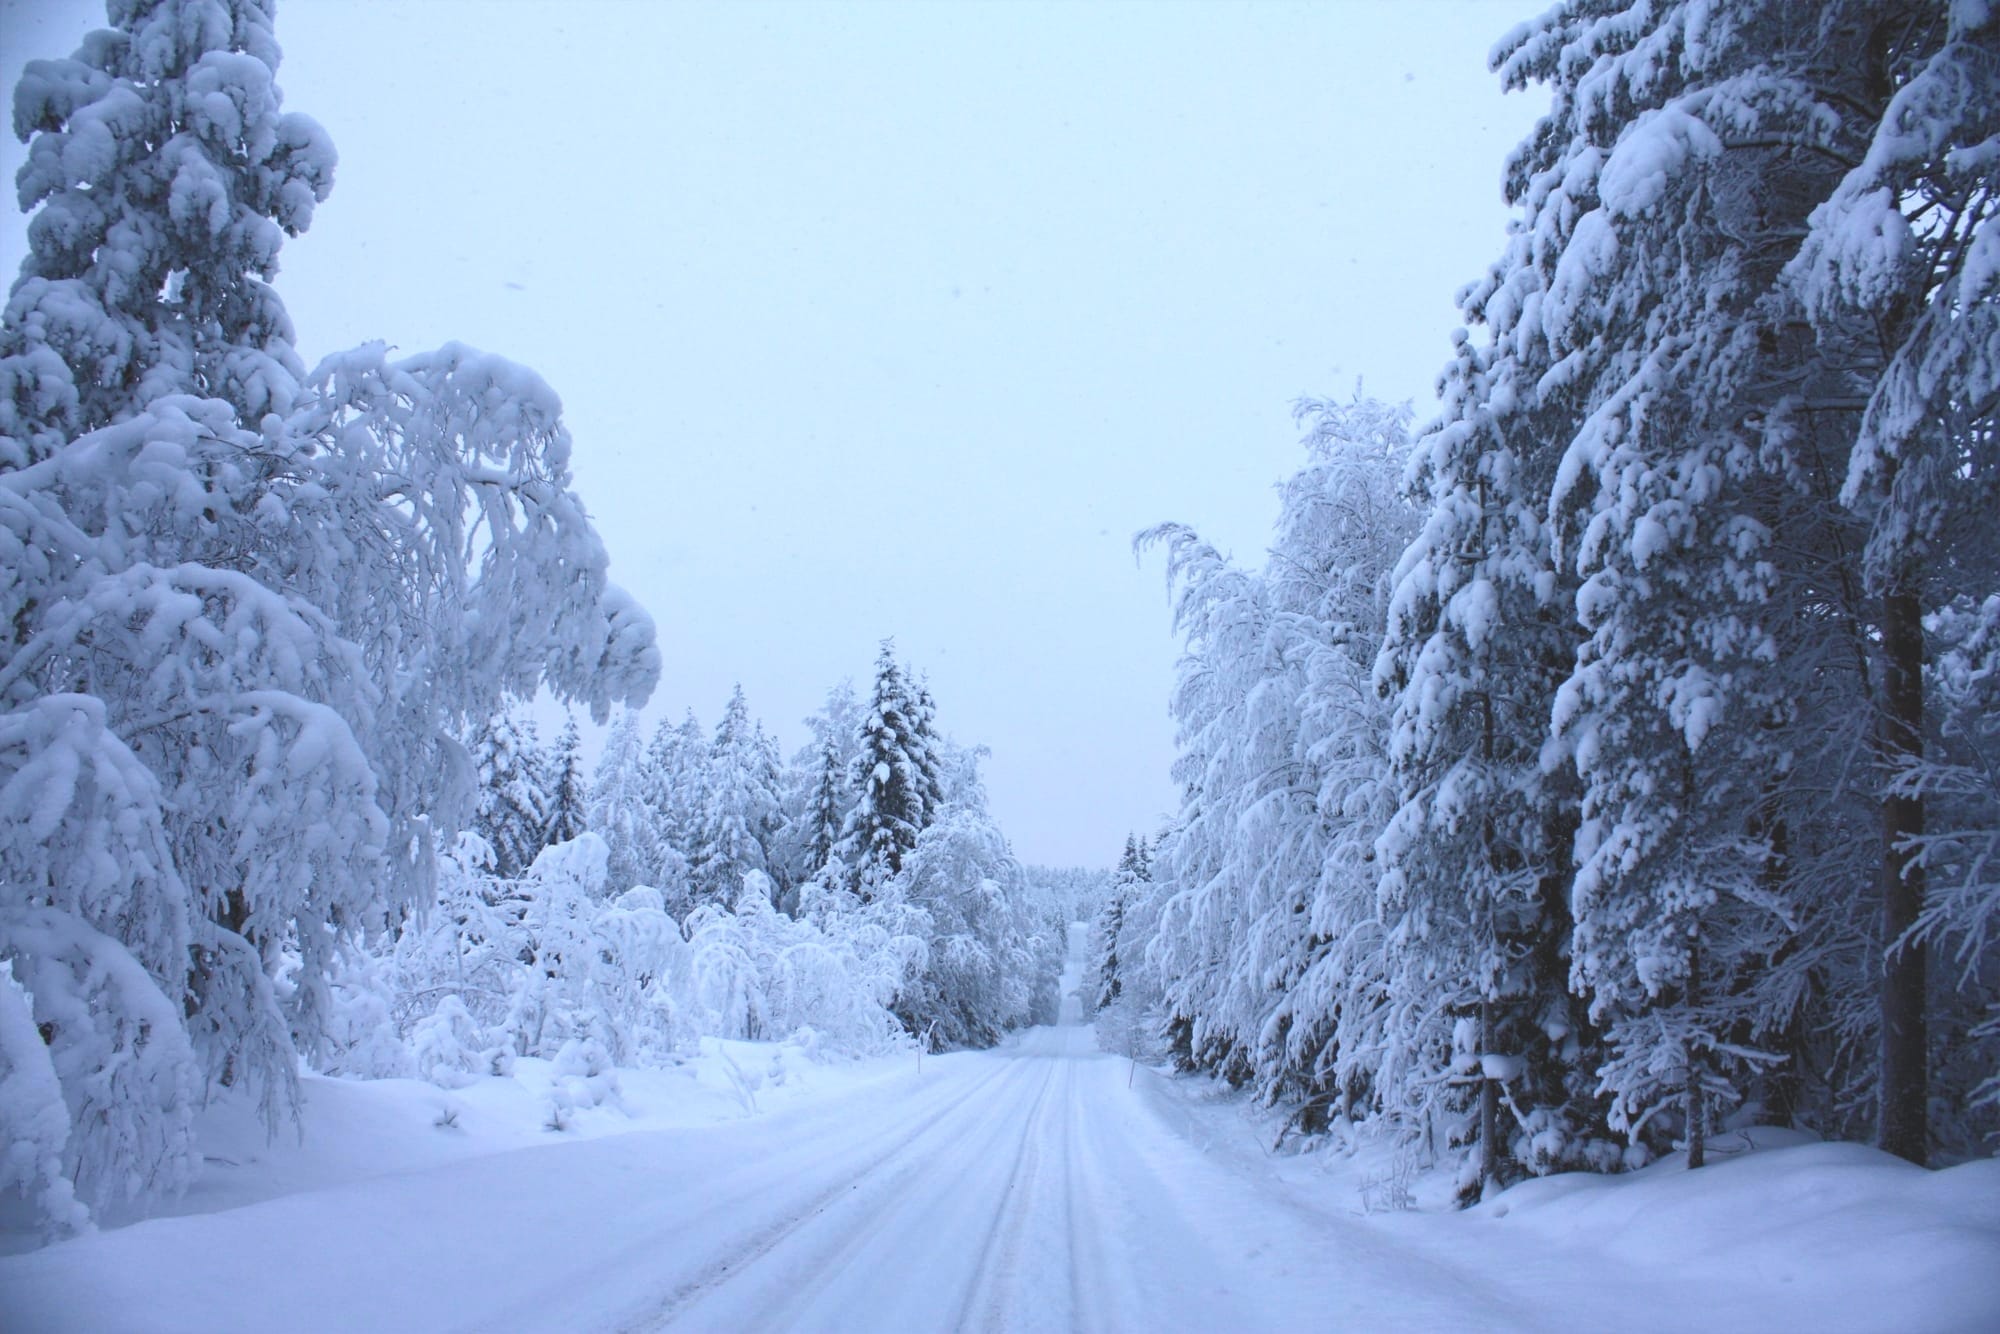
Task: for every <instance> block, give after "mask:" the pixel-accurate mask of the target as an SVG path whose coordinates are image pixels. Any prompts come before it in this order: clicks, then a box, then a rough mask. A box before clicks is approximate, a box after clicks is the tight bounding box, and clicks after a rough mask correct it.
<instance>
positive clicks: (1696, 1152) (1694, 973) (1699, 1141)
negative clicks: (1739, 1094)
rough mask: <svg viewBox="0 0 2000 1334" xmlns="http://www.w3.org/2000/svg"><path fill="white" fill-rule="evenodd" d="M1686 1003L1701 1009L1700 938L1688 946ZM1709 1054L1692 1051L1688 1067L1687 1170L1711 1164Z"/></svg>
mask: <svg viewBox="0 0 2000 1334" xmlns="http://www.w3.org/2000/svg"><path fill="white" fill-rule="evenodd" d="M1687 1002H1688V1011H1689V1013H1698V1012H1699V1009H1700V1006H1701V938H1700V937H1699V936H1697V937H1695V938H1694V939H1692V940H1690V941H1689V942H1688V980H1687ZM1705 1065H1707V1053H1706V1052H1696V1051H1692V1050H1690V1051H1689V1052H1688V1063H1687V1093H1686V1095H1685V1098H1684V1101H1685V1102H1686V1103H1687V1146H1688V1166H1689V1167H1691V1168H1693V1167H1700V1166H1701V1165H1702V1164H1703V1163H1705V1162H1707V1161H1708V1099H1707V1094H1706V1093H1705V1092H1704V1091H1703V1090H1702V1087H1701V1076H1702V1069H1703V1067H1704V1066H1705Z"/></svg>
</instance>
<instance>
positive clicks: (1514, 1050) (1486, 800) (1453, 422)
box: [1375, 140, 1603, 1199]
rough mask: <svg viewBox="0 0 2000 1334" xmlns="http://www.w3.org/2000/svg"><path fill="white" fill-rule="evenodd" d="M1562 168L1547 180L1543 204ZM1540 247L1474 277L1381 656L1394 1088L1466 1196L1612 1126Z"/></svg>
mask: <svg viewBox="0 0 2000 1334" xmlns="http://www.w3.org/2000/svg"><path fill="white" fill-rule="evenodd" d="M1535 142H1539V140H1537V141H1535ZM1553 184H1554V183H1550V182H1544V181H1540V180H1539V178H1538V179H1537V180H1536V181H1535V183H1534V188H1535V189H1536V191H1537V192H1538V193H1537V194H1536V195H1535V196H1534V202H1537V203H1538V201H1539V200H1540V199H1541V197H1542V193H1545V192H1546V191H1547V190H1549V189H1550V188H1552V185H1553ZM1515 188H1516V189H1517V190H1518V189H1519V188H1520V185H1519V182H1518V181H1517V182H1516V187H1515ZM1550 216H1551V217H1560V216H1561V214H1560V211H1559V210H1554V211H1551V213H1550ZM1544 248H1545V247H1544V242H1543V240H1542V239H1541V238H1539V237H1538V236H1537V235H1536V234H1535V232H1534V231H1532V230H1531V229H1529V228H1527V227H1525V226H1522V225H1516V227H1515V228H1514V239H1513V241H1512V242H1511V244H1510V245H1509V247H1508V252H1507V255H1506V256H1505V257H1504V258H1503V259H1502V260H1501V261H1500V262H1499V263H1498V264H1496V265H1495V266H1494V267H1493V269H1492V270H1491V271H1490V272H1489V274H1488V275H1487V277H1486V278H1485V279H1484V280H1483V281H1481V282H1479V283H1475V284H1473V285H1472V286H1470V287H1469V288H1467V289H1466V291H1465V292H1464V293H1462V294H1461V298H1460V303H1461V309H1462V311H1463V313H1464V314H1465V316H1466V319H1467V321H1468V323H1470V324H1473V325H1482V324H1483V325H1486V326H1487V327H1488V328H1489V329H1490V337H1489V339H1487V340H1485V341H1483V342H1480V341H1475V340H1474V339H1473V338H1472V337H1471V336H1470V335H1469V334H1467V333H1465V332H1463V331H1461V332H1460V333H1459V335H1458V342H1457V350H1456V355H1455V356H1454V358H1453V360H1452V361H1451V363H1450V364H1449V365H1448V366H1447V367H1446V369H1445V371H1444V373H1443V376H1442V377H1441V385H1440V387H1441V391H1442V397H1443V407H1442V415H1441V418H1440V420H1439V421H1438V422H1437V423H1435V424H1434V425H1433V426H1432V427H1431V428H1430V429H1428V430H1427V431H1426V432H1425V434H1424V435H1423V437H1422V438H1421V439H1420V440H1419V441H1418V442H1417V445H1416V448H1415V451H1414V454H1413V457H1412V462H1411V468H1410V476H1409V481H1410V489H1411V493H1412V495H1413V497H1415V498H1417V499H1418V500H1419V501H1420V502H1421V503H1424V504H1426V505H1427V506H1428V510H1429V512H1428V514H1427V516H1426V517H1425V519H1424V521H1423V523H1422V526H1421V528H1420V530H1419V531H1418V533H1417V536H1416V537H1415V538H1414V540H1413V541H1412V542H1411V544H1410V546H1409V548H1408V549H1407V550H1406V551H1405V553H1404V554H1403V556H1402V559H1401V560H1400V562H1399V563H1398V566H1397V569H1396V574H1395V581H1394V591H1393V593H1392V595H1391V598H1390V602H1389V607H1388V613H1387V622H1386V629H1385V633H1384V638H1383V646H1382V652H1381V655H1380V658H1379V660H1378V662H1377V664H1376V669H1375V670H1376V681H1377V683H1378V687H1379V688H1380V689H1382V690H1383V691H1384V692H1385V693H1386V694H1387V695H1388V696H1389V697H1390V698H1392V699H1393V700H1394V711H1393V714H1392V718H1391V724H1390V730H1389V740H1388V756H1389V761H1390V764H1391V766H1392V769H1393V774H1394V782H1395V784H1396V803H1397V804H1396V809H1395V813H1394V815H1393V816H1392V817H1391V818H1390V820H1389V822H1388V825H1387V827H1386V828H1385V829H1384V830H1383V833H1382V836H1381V838H1380V840H1379V841H1378V844H1377V855H1378V857H1379V858H1380V864H1381V871H1382V874H1381V880H1380V887H1379V892H1380V896H1381V911H1382V919H1383V931H1384V941H1383V952H1384V972H1383V982H1384V987H1385V998H1386V1001H1387V1006H1386V1011H1385V1013H1384V1015H1383V1020H1382V1034H1383V1042H1382V1046H1381V1051H1382V1059H1381V1063H1380V1066H1379V1068H1378V1070H1377V1072H1376V1075H1375V1078H1376V1085H1377V1098H1378V1099H1379V1101H1380V1103H1381V1105H1382V1108H1383V1111H1384V1113H1385V1114H1386V1115H1388V1116H1389V1117H1390V1118H1391V1120H1392V1122H1393V1123H1396V1124H1400V1125H1402V1126H1404V1127H1405V1128H1406V1133H1409V1134H1412V1135H1414V1136H1417V1137H1419V1138H1420V1139H1421V1140H1422V1141H1423V1142H1424V1143H1425V1144H1426V1145H1428V1146H1431V1147H1432V1148H1433V1149H1434V1148H1436V1147H1437V1146H1438V1144H1439V1141H1440V1140H1443V1141H1445V1142H1447V1143H1453V1144H1461V1145H1466V1146H1469V1147H1470V1149H1471V1150H1472V1152H1471V1155H1470V1157H1469V1158H1468V1159H1467V1160H1466V1164H1465V1165H1466V1168H1467V1171H1466V1172H1465V1174H1464V1176H1463V1178H1462V1181H1461V1186H1462V1189H1461V1198H1462V1199H1471V1198H1476V1197H1477V1196H1478V1195H1479V1194H1480V1193H1482V1192H1483V1191H1485V1190H1487V1189H1489V1188H1490V1187H1491V1186H1493V1185H1494V1184H1495V1183H1496V1182H1497V1183H1502V1184H1504V1183H1505V1182H1506V1181H1507V1180H1508V1179H1509V1178H1511V1177H1512V1176H1514V1175H1517V1174H1518V1173H1520V1172H1521V1171H1523V1170H1534V1171H1549V1170H1555V1169H1558V1168H1563V1167H1568V1166H1574V1165H1578V1164H1581V1163H1585V1162H1591V1161H1599V1159H1598V1158H1597V1154H1596V1146H1597V1144H1598V1143H1600V1142H1601V1140H1602V1137H1603V1125H1602V1115H1601V1113H1600V1111H1599V1110H1598V1109H1597V1108H1596V1107H1595V1106H1593V1105H1592V1095H1593V1093H1594V1084H1595V1070H1594V1063H1593V1062H1592V1061H1591V1060H1590V1056H1589V1052H1590V1047H1591V1044H1592V1035H1591V1033H1590V1029H1589V1025H1588V1023H1587V1020H1586V1018H1585V1016H1584V1014H1583V1013H1582V1011H1583V1007H1582V1006H1581V1005H1579V1004H1576V1003H1574V1001H1573V998H1572V997H1571V995H1570V992H1569V988H1568V972H1569V963H1568V959H1567V957H1566V956H1567V951H1568V947H1569V937H1570V930H1569V922H1570V919H1569V901H1568V893H1569V882H1570V857H1571V845H1572V837H1573V833H1574V829H1575V793H1574V781H1573V774H1572V773H1571V771H1570V768H1569V766H1568V765H1567V764H1560V765H1556V766H1554V767H1549V768H1545V767H1544V765H1543V763H1542V759H1543V743H1544V741H1545V740H1546V739H1547V734H1548V717H1549V710H1550V708H1551V706H1552V704H1553V701H1554V697H1555V691H1556V687H1557V685H1558V684H1559V683H1560V681H1561V680H1562V678H1563V674H1564V672H1565V671H1566V669H1567V667H1568V665H1569V662H1570V660H1571V658H1572V655H1573V652H1574V643H1575V641H1576V639H1577V638H1579V635H1578V633H1577V632H1576V631H1575V630H1574V628H1573V626H1572V624H1571V620H1570V617H1571V612H1570V605H1569V604H1570V597H1571V594H1572V592H1573V590H1574V588H1575V580H1574V577H1573V576H1571V575H1569V574H1568V573H1567V572H1566V571H1564V570H1563V569H1562V568H1561V567H1560V566H1559V564H1558V562H1557V561H1556V557H1555V552H1554V549H1553V546H1552V543H1551V540H1550V533H1549V528H1548V525H1547V523H1546V521H1545V520H1544V517H1543V509H1544V506H1545V504H1546V499H1547V495H1548V490H1549V487H1550V485H1551V484H1552V483H1553V481H1554V477H1555V473H1556V467H1557V463H1558V460H1559V457H1560V452H1561V451H1560V446H1559V445H1558V444H1556V443H1554V442H1555V441H1557V440H1559V439H1560V438H1561V437H1560V436H1559V435H1557V434H1555V433H1553V432H1551V431H1549V430H1547V429H1545V428H1544V427H1543V426H1542V424H1541V423H1540V422H1539V421H1537V420H1534V419H1532V418H1530V417H1528V416H1526V415H1525V414H1523V413H1521V412H1518V411H1517V408H1520V407H1522V406H1524V405H1528V404H1532V403H1533V402H1534V398H1533V395H1534V391H1535V386H1536V383H1537V382H1538V380H1539V379H1540V378H1541V376H1542V375H1543V374H1544V372H1545V371H1546V369H1547V366H1546V358H1545V357H1544V356H1542V355H1541V354H1540V353H1539V352H1538V351H1537V350H1536V349H1535V348H1534V347H1533V346H1532V345H1529V346H1527V347H1526V348H1525V350H1524V348H1523V346H1522V345H1521V344H1519V343H1518V342H1517V341H1516V338H1515V332H1516V331H1515V325H1516V323H1517V320H1518V317H1519V312H1520V308H1521V304H1522V299H1523V297H1524V296H1525V295H1528V294H1532V293H1535V292H1538V291H1539V290H1540V289H1541V288H1542V287H1543V286H1545V285H1546V281H1547V279H1546V274H1545V273H1544V272H1543V269H1544V267H1545V266H1546V265H1547V264H1548V263H1549V262H1550V260H1549V258H1548V257H1547V256H1546V255H1545V254H1544V253H1543V251H1544ZM1529 309H1530V310H1532V309H1533V306H1532V305H1530V306H1529ZM1503 1115H1504V1116H1505V1118H1506V1120H1505V1121H1504V1122H1503V1119H1502V1118H1503Z"/></svg>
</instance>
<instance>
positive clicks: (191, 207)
mask: <svg viewBox="0 0 2000 1334" xmlns="http://www.w3.org/2000/svg"><path fill="white" fill-rule="evenodd" d="M111 13H112V17H113V22H114V23H115V25H116V26H115V27H113V28H110V29H101V30H99V31H97V32H94V33H92V34H91V35H90V36H89V37H88V38H87V39H86V40H85V42H84V45H83V46H82V48H81V49H79V50H78V51H77V53H76V54H75V55H74V56H72V57H71V58H70V59H68V60H38V61H33V62H31V63H30V64H29V66H28V68H27V69H26V71H25V72H24V73H23V75H22V78H21V82H20V85H19V87H18V88H17V89H16V90H15V96H14V133H15V134H16V135H17V136H19V137H20V138H21V139H22V140H24V141H26V142H28V145H29V151H28V161H27V164H26V165H25V166H24V167H23V168H22V170H21V173H20V176H19V179H18V181H17V182H16V184H17V185H18V187H19V191H20V200H21V206H22V208H24V209H29V210H35V215H34V218H33V220H32V221H31V222H30V223H29V228H28V242H29V254H28V258H27V259H26V260H25V261H24V262H23V263H22V266H21V274H20V277H19V278H18V279H17V280H16V282H15V284H14V287H13V289H12V290H11V292H10V293H9V296H8V302H7V315H6V320H5V324H4V327H3V328H0V468H8V469H13V468H20V467H25V466H27V465H28V464H30V463H34V462H38V461H40V460H42V459H45V458H48V457H49V456H50V455H52V454H54V453H56V452H57V451H58V450H59V449H61V448H62V447H63V446H64V445H66V444H67V443H69V442H70V441H71V440H74V439H75V438H77V437H78V436H81V435H84V434H86V433H88V432H90V431H94V430H97V429H98V428H100V427H103V426H108V425H110V424H111V423H113V422H116V421H121V420H124V419H125V418H128V417H130V416H132V415H133V413H134V411H135V410H136V408H137V407H138V406H139V405H143V404H148V403H151V402H154V401H155V400H157V399H161V398H165V397H167V396H169V395H173V394H193V395H195V396H197V397H201V398H212V399H219V400H221V401H222V402H224V403H227V404H228V405H229V407H230V409H231V410H232V412H231V415H232V417H233V418H234V419H235V420H236V421H237V422H239V423H241V424H242V425H244V426H245V427H247V428H249V429H252V430H254V429H255V428H256V426H257V424H258V423H259V422H260V421H261V420H262V419H263V417H264V415H265V414H266V413H277V414H280V415H283V414H284V413H286V412H288V411H289V410H290V409H291V408H292V406H293V403H294V401H295V400H296V398H297V396H298V394H299V391H300V386H301V382H302V381H303V380H304V378H305V368H304V367H303V366H302V365H301V364H300V362H299V357H298V353H297V351H296V350H295V349H294V347H293V334H292V325H291V320H290V319H289V318H288V317H287V315H286V313H285V308H284V305H283V303H282V302H281V301H279V300H278V297H277V295H276V293H275V292H273V291H272V289H271V287H270V285H269V281H268V280H269V279H270V278H271V277H272V276H273V275H274V274H275V273H276V271H277V254H278V248H279V246H280V244H281V243H282V241H283V239H284V237H286V236H288V235H289V236H297V235H298V234H299V233H301V232H303V231H304V230H305V229H306V228H307V227H308V226H309V225H311V223H312V216H313V209H314V207H315V205H317V204H318V203H320V202H321V201H323V200H325V198H326V197H327V192H328V191H329V190H330V189H331V188H332V186H333V169H334V161H335V155H334V151H333V145H332V143H331V142H330V141H329V140H328V139H327V136H326V132H325V131H324V130H322V129H321V128H320V127H319V125H318V124H316V123H315V122H314V121H313V120H311V119H310V118H309V117H306V116H302V115H300V114H298V113H297V112H285V111H282V110H281V109H280V107H281V98H280V95H279V92H278V88H277V85H276V84H275V83H274V82H273V76H274V74H275V71H276V70H277V66H278V58H279V51H278V44H277V40H276V38H275V37H274V36H273V34H272V25H271V6H270V4H268V3H255V2H254V0H244V2H239V3H206V4H190V3H169V2H166V0H162V2H160V3H121V4H117V5H114V6H112V9H111Z"/></svg>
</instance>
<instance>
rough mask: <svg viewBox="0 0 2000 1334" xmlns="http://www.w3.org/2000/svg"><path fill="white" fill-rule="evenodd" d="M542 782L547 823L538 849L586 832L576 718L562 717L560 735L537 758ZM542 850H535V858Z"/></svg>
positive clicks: (585, 786) (586, 789)
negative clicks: (546, 799)
mask: <svg viewBox="0 0 2000 1334" xmlns="http://www.w3.org/2000/svg"><path fill="white" fill-rule="evenodd" d="M540 760H541V765H542V782H543V784H544V785H545V786H546V787H547V789H548V793H549V819H548V823H547V824H546V825H544V826H543V828H542V848H550V847H554V846H555V845H556V844H558V843H568V842H570V841H572V840H574V839H576V838H579V837H581V836H582V835H583V832H584V831H585V830H586V829H589V828H590V784H589V782H588V780H586V779H585V778H584V776H583V738H582V736H581V735H579V734H578V732H577V728H576V715H575V714H571V713H567V712H566V713H565V714H564V717H563V730H562V735H561V736H559V737H557V738H556V744H555V745H554V747H552V748H550V749H548V750H545V751H543V752H542V754H541V756H540ZM542 848H537V849H535V853H536V855H537V856H539V855H540V854H541V851H542Z"/></svg>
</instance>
